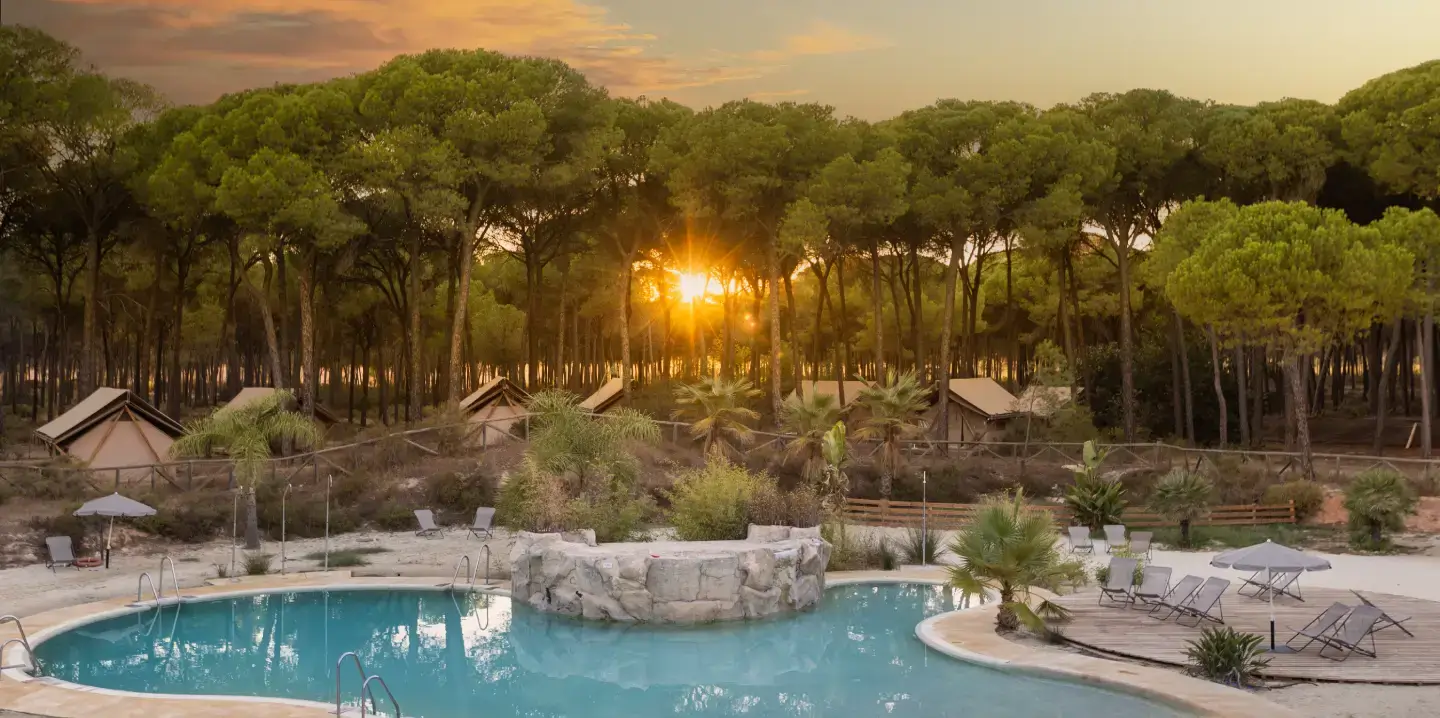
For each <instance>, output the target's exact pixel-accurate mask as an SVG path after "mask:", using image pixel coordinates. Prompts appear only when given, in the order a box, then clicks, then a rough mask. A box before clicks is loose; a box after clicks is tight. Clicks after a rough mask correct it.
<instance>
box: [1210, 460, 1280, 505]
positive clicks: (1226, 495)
mask: <svg viewBox="0 0 1440 718" xmlns="http://www.w3.org/2000/svg"><path fill="white" fill-rule="evenodd" d="M1205 474H1206V475H1207V476H1209V477H1210V482H1211V483H1212V484H1214V485H1215V494H1216V497H1215V498H1216V500H1217V501H1219V503H1220V504H1222V505H1227V506H1228V505H1234V504H1258V503H1262V502H1263V501H1264V498H1265V492H1266V491H1267V490H1269V488H1270V487H1271V486H1273V485H1275V483H1276V475H1275V474H1273V473H1271V472H1270V471H1269V470H1268V469H1266V468H1265V465H1264V464H1260V463H1256V462H1254V461H1245V460H1242V459H1237V458H1234V457H1230V456H1219V457H1216V458H1214V459H1212V460H1211V462H1210V468H1209V470H1207V471H1206V472H1205Z"/></svg>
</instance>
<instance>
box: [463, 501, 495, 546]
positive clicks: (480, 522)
mask: <svg viewBox="0 0 1440 718" xmlns="http://www.w3.org/2000/svg"><path fill="white" fill-rule="evenodd" d="M493 523H495V509H493V508H490V507H489V506H481V507H480V508H478V509H475V523H473V524H471V525H470V533H468V534H466V535H465V538H467V539H468V538H470V537H471V536H479V537H481V538H495V532H494V531H492V530H491V528H490V525H491V524H493Z"/></svg>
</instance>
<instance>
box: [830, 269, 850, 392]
mask: <svg viewBox="0 0 1440 718" xmlns="http://www.w3.org/2000/svg"><path fill="white" fill-rule="evenodd" d="M835 262H836V264H835V269H836V271H838V272H839V274H838V275H837V276H836V279H837V280H838V281H839V282H840V323H839V324H838V325H837V326H836V329H835V341H838V342H840V362H839V363H838V364H836V366H835V378H836V380H838V382H839V384H838V386H837V387H836V390H837V391H838V392H839V393H840V406H842V407H843V406H845V398H846V397H845V380H846V379H848V378H850V333H849V332H847V331H846V326H847V325H849V323H850V319H849V317H848V316H847V314H848V313H847V312H846V310H845V257H843V256H841V257H838V258H837V259H836V260H835ZM832 314H833V312H832Z"/></svg>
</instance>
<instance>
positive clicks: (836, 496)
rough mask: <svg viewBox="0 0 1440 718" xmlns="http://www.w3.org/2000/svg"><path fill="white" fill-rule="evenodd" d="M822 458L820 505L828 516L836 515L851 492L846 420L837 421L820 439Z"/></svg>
mask: <svg viewBox="0 0 1440 718" xmlns="http://www.w3.org/2000/svg"><path fill="white" fill-rule="evenodd" d="M820 458H821V461H823V462H824V468H823V469H822V472H821V481H820V505H821V506H822V507H824V509H825V513H826V514H827V515H828V516H836V515H838V514H839V513H840V509H842V508H843V507H844V506H845V497H846V495H848V494H849V493H850V477H848V476H846V475H845V465H846V464H848V463H850V457H849V447H848V446H847V445H846V444H845V422H843V421H837V422H835V425H834V426H832V427H830V430H829V431H827V432H825V435H824V436H823V437H822V438H821V440H820Z"/></svg>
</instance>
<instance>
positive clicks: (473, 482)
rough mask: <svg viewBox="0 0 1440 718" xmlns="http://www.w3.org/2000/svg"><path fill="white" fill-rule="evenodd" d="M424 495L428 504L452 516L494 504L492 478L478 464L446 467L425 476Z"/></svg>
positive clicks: (469, 512) (465, 513) (469, 513)
mask: <svg viewBox="0 0 1440 718" xmlns="http://www.w3.org/2000/svg"><path fill="white" fill-rule="evenodd" d="M425 498H426V499H427V500H428V501H429V504H430V506H431V507H432V508H435V509H438V510H440V511H444V512H447V513H449V514H450V515H452V516H466V517H470V516H474V515H475V509H476V508H478V507H481V506H492V505H494V504H493V502H494V500H495V488H494V482H493V481H492V480H491V479H490V477H488V476H485V475H484V474H482V473H480V470H479V469H478V467H477V468H476V469H474V470H472V471H446V472H443V473H439V474H435V475H433V476H430V477H429V478H427V479H426V480H425Z"/></svg>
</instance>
